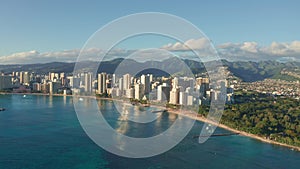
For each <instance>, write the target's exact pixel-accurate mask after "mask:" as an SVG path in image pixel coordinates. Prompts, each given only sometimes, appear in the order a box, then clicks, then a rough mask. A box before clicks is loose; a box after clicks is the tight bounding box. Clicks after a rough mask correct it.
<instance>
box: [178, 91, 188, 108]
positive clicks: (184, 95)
mask: <svg viewBox="0 0 300 169" xmlns="http://www.w3.org/2000/svg"><path fill="white" fill-rule="evenodd" d="M187 97H188V94H187V93H186V92H180V93H179V104H181V105H187Z"/></svg>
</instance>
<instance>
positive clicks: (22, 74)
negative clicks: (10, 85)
mask: <svg viewBox="0 0 300 169" xmlns="http://www.w3.org/2000/svg"><path fill="white" fill-rule="evenodd" d="M23 76H24V72H20V84H23V82H24V81H23Z"/></svg>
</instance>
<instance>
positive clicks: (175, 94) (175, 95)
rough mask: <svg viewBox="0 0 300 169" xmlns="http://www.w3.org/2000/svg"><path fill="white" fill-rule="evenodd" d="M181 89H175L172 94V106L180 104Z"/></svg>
mask: <svg viewBox="0 0 300 169" xmlns="http://www.w3.org/2000/svg"><path fill="white" fill-rule="evenodd" d="M179 91H180V89H179V88H175V87H173V88H172V90H171V92H170V103H171V104H178V103H179Z"/></svg>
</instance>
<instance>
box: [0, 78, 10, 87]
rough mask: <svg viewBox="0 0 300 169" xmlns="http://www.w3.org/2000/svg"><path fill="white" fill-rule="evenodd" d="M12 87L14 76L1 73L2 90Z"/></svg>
mask: <svg viewBox="0 0 300 169" xmlns="http://www.w3.org/2000/svg"><path fill="white" fill-rule="evenodd" d="M11 87H12V77H11V76H5V75H0V90H4V89H8V88H11Z"/></svg>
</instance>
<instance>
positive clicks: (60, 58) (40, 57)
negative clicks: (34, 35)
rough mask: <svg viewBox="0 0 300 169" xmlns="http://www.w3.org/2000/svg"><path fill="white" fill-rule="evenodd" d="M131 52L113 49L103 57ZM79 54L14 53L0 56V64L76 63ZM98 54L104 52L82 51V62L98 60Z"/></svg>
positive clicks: (64, 52)
mask: <svg viewBox="0 0 300 169" xmlns="http://www.w3.org/2000/svg"><path fill="white" fill-rule="evenodd" d="M130 52H132V51H130V50H124V49H114V50H111V51H109V52H108V53H107V55H105V58H104V59H105V60H109V59H114V58H119V57H124V56H126V55H128V53H130ZM79 54H80V50H79V49H72V50H64V51H56V52H44V53H40V52H38V51H36V50H33V51H28V52H20V53H14V54H11V55H7V56H0V64H31V63H48V62H76V61H77V57H78V56H79ZM99 54H104V51H103V50H101V49H97V48H90V49H86V50H84V51H82V53H81V55H82V56H83V57H82V60H99Z"/></svg>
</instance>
